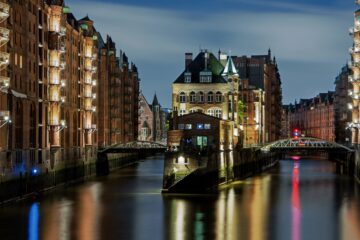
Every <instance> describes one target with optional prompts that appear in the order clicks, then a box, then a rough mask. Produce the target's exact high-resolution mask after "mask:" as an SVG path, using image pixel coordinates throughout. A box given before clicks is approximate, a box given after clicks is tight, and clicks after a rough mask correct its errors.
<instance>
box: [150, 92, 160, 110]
mask: <svg viewBox="0 0 360 240" xmlns="http://www.w3.org/2000/svg"><path fill="white" fill-rule="evenodd" d="M152 106H153V107H155V106H160V104H159V101H158V99H157V96H156V93H155V95H154V100H153V102H152Z"/></svg>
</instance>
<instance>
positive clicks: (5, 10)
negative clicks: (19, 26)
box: [0, 2, 10, 19]
mask: <svg viewBox="0 0 360 240" xmlns="http://www.w3.org/2000/svg"><path fill="white" fill-rule="evenodd" d="M9 16H10V6H9V4H6V3H3V2H0V18H2V19H4V18H8V17H9Z"/></svg>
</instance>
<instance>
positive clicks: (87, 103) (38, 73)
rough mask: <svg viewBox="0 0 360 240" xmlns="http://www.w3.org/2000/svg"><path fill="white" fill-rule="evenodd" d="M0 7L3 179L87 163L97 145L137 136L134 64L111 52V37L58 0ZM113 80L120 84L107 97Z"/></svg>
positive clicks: (19, 1) (18, 1) (24, 1)
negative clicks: (103, 35) (105, 35)
mask: <svg viewBox="0 0 360 240" xmlns="http://www.w3.org/2000/svg"><path fill="white" fill-rule="evenodd" d="M0 13H1V14H0V46H1V48H0V75H1V77H0V90H1V92H0V121H1V125H0V126H2V127H1V128H0V170H1V173H2V174H3V176H5V178H11V176H18V173H19V172H26V171H29V170H30V169H32V168H34V167H36V168H38V169H39V170H40V171H41V172H42V171H44V172H45V171H52V170H58V169H61V168H64V167H65V166H66V167H68V166H76V165H78V164H85V165H86V164H89V163H92V162H93V161H94V160H95V158H96V151H97V146H98V143H100V144H101V145H102V146H104V145H109V144H112V143H118V142H124V141H132V140H135V139H136V138H137V117H138V116H137V110H138V92H139V79H138V73H137V68H136V66H135V65H134V64H129V62H128V60H127V57H126V55H125V54H121V57H120V58H116V56H114V55H115V53H116V51H115V49H114V44H113V43H112V41H111V39H109V38H108V39H107V42H106V43H105V42H104V41H103V40H102V37H101V35H100V34H99V32H97V30H96V29H95V27H94V24H93V21H92V20H91V19H90V18H89V17H85V18H83V19H80V20H77V19H76V18H75V17H74V16H73V15H72V14H71V13H70V9H69V8H68V7H66V6H65V4H64V1H62V0H46V1H44V0H14V1H11V3H7V1H3V0H2V1H1V2H0ZM110 69H111V71H110ZM114 81H117V84H119V85H120V87H119V89H115V91H116V92H114V93H112V94H110V97H108V96H109V94H107V93H109V92H111V91H112V90H113V89H114V88H112V87H113V84H114ZM111 101H112V103H110V104H109V102H111ZM100 104H102V105H100ZM110 110H114V112H115V111H116V114H117V115H116V114H115V113H113V112H111V111H110ZM99 111H101V114H98V113H99ZM9 119H11V124H10V122H9ZM115 119H116V120H115ZM118 129H120V130H118ZM110 133H115V134H117V135H119V136H117V137H113V136H111V137H109V135H110ZM99 141H100V142H99Z"/></svg>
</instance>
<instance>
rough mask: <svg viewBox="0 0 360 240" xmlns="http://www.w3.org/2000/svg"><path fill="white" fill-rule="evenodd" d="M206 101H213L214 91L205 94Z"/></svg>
mask: <svg viewBox="0 0 360 240" xmlns="http://www.w3.org/2000/svg"><path fill="white" fill-rule="evenodd" d="M207 102H208V103H212V102H214V93H213V92H209V93H208V95H207Z"/></svg>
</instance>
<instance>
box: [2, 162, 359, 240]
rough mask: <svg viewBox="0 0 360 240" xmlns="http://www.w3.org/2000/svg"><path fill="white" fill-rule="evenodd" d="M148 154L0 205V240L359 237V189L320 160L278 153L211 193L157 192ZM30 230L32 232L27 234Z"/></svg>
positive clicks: (156, 171)
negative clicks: (270, 162) (266, 165)
mask: <svg viewBox="0 0 360 240" xmlns="http://www.w3.org/2000/svg"><path fill="white" fill-rule="evenodd" d="M163 161H164V159H163V157H162V156H160V155H159V156H154V157H150V158H148V159H146V160H144V161H139V162H138V163H136V164H133V165H131V166H129V167H126V168H122V169H119V170H117V171H113V172H112V173H111V174H110V175H108V176H104V177H96V178H92V179H91V180H89V181H87V182H85V183H84V184H76V185H72V186H69V187H66V188H57V189H56V190H54V191H52V192H50V193H49V194H46V195H45V196H43V197H42V198H40V199H37V200H35V201H32V200H31V199H29V200H28V201H21V202H19V203H14V204H11V205H7V206H6V207H0V226H1V227H0V235H1V238H2V239H6V240H18V239H39V240H42V239H44V240H48V239H78V240H96V239H106V240H117V239H129V240H147V239H149V234H151V238H153V239H157V240H175V239H179V240H180V239H181V240H185V239H269V240H273V239H274V240H289V239H309V240H312V239H314V240H315V239H327V240H338V239H341V240H353V239H360V234H359V231H358V229H359V228H360V214H359V213H360V194H359V193H360V192H359V188H358V187H357V185H356V184H355V183H354V180H353V178H351V177H349V176H347V175H340V174H337V173H336V164H335V163H334V162H332V161H326V160H322V159H317V158H316V159H315V158H307V159H298V160H292V159H282V160H280V161H279V164H277V165H276V166H274V167H273V168H271V169H269V171H266V172H263V173H262V174H258V175H255V176H252V177H250V178H246V179H244V180H241V181H236V182H233V183H232V184H229V185H228V186H227V187H226V188H222V189H220V190H219V192H218V193H216V194H201V195H197V194H183V195H182V194H165V195H163V194H161V186H162V179H163V177H162V174H163V164H164V162H163ZM34 236H37V238H32V237H34Z"/></svg>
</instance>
